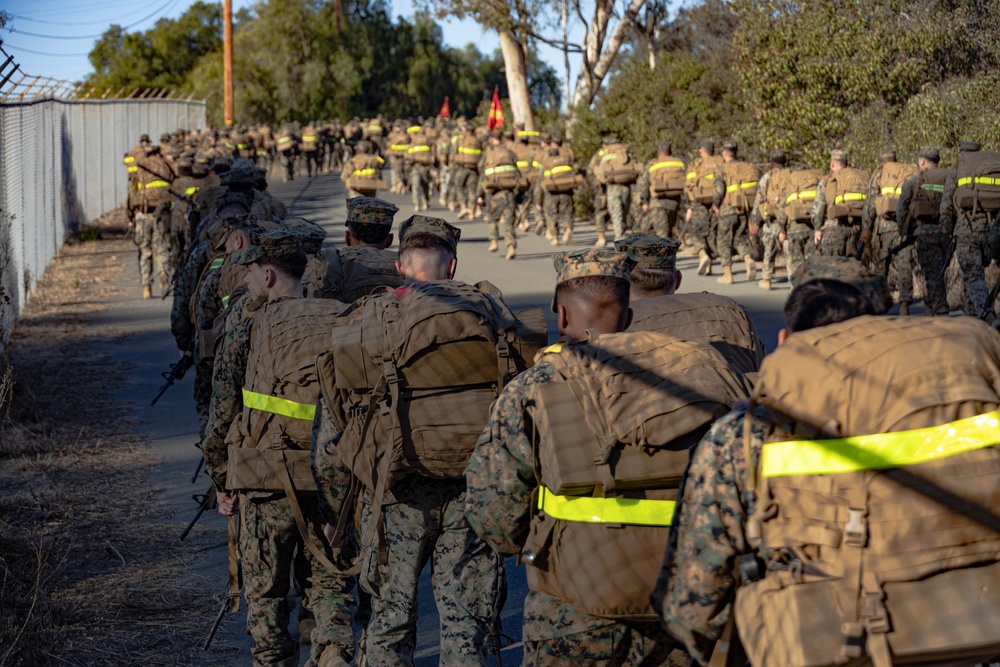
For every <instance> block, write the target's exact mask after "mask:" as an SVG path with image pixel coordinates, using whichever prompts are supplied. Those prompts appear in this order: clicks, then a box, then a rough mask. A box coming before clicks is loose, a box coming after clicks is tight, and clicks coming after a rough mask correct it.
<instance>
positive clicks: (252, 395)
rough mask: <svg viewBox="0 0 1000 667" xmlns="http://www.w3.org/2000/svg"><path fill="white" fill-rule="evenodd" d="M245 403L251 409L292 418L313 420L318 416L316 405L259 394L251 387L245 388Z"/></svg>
mask: <svg viewBox="0 0 1000 667" xmlns="http://www.w3.org/2000/svg"><path fill="white" fill-rule="evenodd" d="M243 405H245V406H247V407H248V408H250V409H251V410H260V411H262V412H270V413H272V414H276V415H281V416H283V417H291V418H292V419H302V420H304V421H312V420H313V418H314V417H315V416H316V406H315V405H307V404H306V403H296V402H295V401H290V400H288V399H287V398H279V397H277V396H269V395H268V394H258V393H257V392H255V391H250V390H249V389H243Z"/></svg>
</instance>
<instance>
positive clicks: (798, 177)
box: [785, 169, 823, 222]
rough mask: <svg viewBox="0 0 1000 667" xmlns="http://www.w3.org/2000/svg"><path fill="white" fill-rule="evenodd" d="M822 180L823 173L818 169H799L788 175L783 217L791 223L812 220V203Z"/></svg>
mask: <svg viewBox="0 0 1000 667" xmlns="http://www.w3.org/2000/svg"><path fill="white" fill-rule="evenodd" d="M821 180H823V172H822V171H821V170H819V169H799V170H798V171H793V172H791V173H789V174H788V182H787V183H786V185H785V188H786V191H787V194H786V195H785V215H787V216H788V219H789V220H790V221H793V222H803V221H806V220H810V219H812V209H813V203H814V202H815V201H816V189H817V188H818V187H819V182H820V181H821Z"/></svg>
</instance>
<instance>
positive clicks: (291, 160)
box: [281, 151, 296, 181]
mask: <svg viewBox="0 0 1000 667" xmlns="http://www.w3.org/2000/svg"><path fill="white" fill-rule="evenodd" d="M295 157H296V155H295V153H293V152H292V151H287V152H285V153H282V154H281V165H282V166H283V167H284V168H285V180H286V181H291V180H295Z"/></svg>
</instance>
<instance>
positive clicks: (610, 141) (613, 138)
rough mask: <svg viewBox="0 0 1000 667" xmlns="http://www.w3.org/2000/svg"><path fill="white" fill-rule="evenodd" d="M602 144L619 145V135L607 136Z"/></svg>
mask: <svg viewBox="0 0 1000 667" xmlns="http://www.w3.org/2000/svg"><path fill="white" fill-rule="evenodd" d="M601 142H602V143H605V144H617V143H618V135H617V134H609V135H606V136H605V137H604V139H602V140H601Z"/></svg>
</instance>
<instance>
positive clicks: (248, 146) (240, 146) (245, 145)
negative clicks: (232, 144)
mask: <svg viewBox="0 0 1000 667" xmlns="http://www.w3.org/2000/svg"><path fill="white" fill-rule="evenodd" d="M236 147H237V148H239V149H240V150H241V151H245V150H246V149H248V148H250V145H249V144H236Z"/></svg>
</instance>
